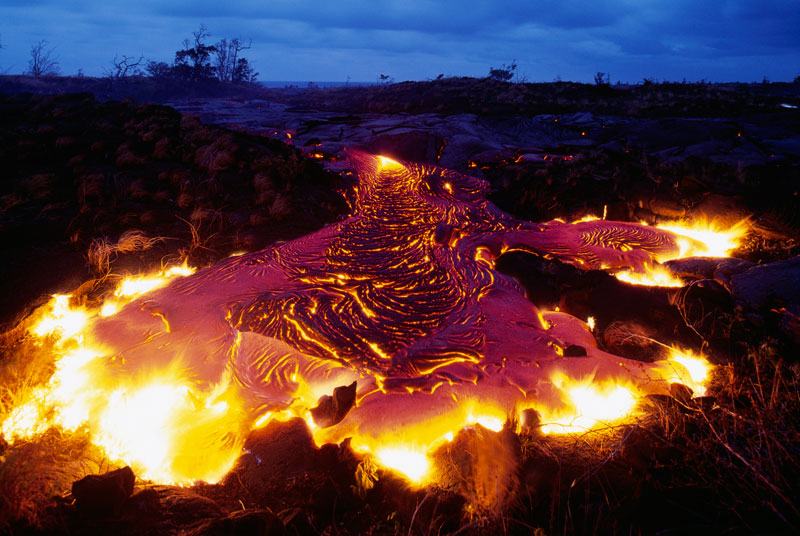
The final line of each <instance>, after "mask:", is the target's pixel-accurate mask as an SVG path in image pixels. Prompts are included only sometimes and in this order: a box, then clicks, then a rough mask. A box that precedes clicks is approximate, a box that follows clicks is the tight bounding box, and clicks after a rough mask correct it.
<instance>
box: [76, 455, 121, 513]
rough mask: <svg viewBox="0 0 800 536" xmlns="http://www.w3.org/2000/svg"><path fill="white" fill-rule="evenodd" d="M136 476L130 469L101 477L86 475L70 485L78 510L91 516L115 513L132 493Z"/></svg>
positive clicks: (119, 470)
mask: <svg viewBox="0 0 800 536" xmlns="http://www.w3.org/2000/svg"><path fill="white" fill-rule="evenodd" d="M135 481H136V476H135V475H134V474H133V470H132V469H131V468H130V467H127V466H126V467H123V468H121V469H117V470H115V471H110V472H108V473H105V474H102V475H88V476H85V477H83V478H82V479H80V480H76V481H75V482H73V483H72V495H73V497H75V503H76V505H77V506H78V509H80V510H82V511H85V512H89V513H92V514H112V513H114V512H117V511H118V510H119V508H120V507H121V506H122V505H123V503H124V502H125V501H126V500H127V499H128V497H130V496H131V494H132V493H133V485H134V482H135Z"/></svg>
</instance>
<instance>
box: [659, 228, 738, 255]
mask: <svg viewBox="0 0 800 536" xmlns="http://www.w3.org/2000/svg"><path fill="white" fill-rule="evenodd" d="M656 227H658V228H659V229H663V230H665V231H669V232H671V233H673V234H675V235H677V236H678V237H679V238H678V240H677V243H678V247H679V252H678V254H677V255H673V256H669V257H668V258H659V259H658V260H659V262H666V261H668V260H672V259H682V258H686V257H730V255H731V253H733V252H734V251H735V250H736V249H737V248H738V247H739V246H740V245H741V242H742V239H743V238H744V237H745V236H746V235H747V232H748V231H749V230H750V224H749V221H748V220H741V221H739V222H737V223H736V224H734V225H732V226H724V225H722V224H721V223H718V222H715V221H711V220H699V221H693V222H667V223H660V224H658V225H657V226H656Z"/></svg>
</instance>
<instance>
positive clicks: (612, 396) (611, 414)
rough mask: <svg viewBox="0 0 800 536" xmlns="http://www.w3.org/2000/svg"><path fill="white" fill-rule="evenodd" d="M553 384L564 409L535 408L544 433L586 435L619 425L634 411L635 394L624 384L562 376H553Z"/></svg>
mask: <svg viewBox="0 0 800 536" xmlns="http://www.w3.org/2000/svg"><path fill="white" fill-rule="evenodd" d="M552 382H553V385H554V386H556V387H557V388H558V389H559V390H561V391H562V392H563V393H564V394H565V395H566V397H565V398H566V400H565V402H566V407H565V408H563V409H560V410H558V409H553V408H551V407H539V408H536V409H537V411H539V414H540V415H541V419H542V423H543V424H542V427H541V430H542V433H545V434H572V433H581V432H587V431H590V430H593V429H596V428H599V427H602V426H607V425H609V424H613V423H615V422H619V421H621V420H623V419H625V418H626V417H628V416H629V415H631V413H633V411H634V409H635V408H636V401H637V398H638V397H637V394H636V393H635V392H634V390H633V388H632V387H629V386H627V385H621V384H619V383H616V382H614V381H608V382H594V380H593V378H591V377H589V378H585V379H582V380H574V379H572V378H569V377H567V376H565V375H563V374H556V375H554V376H553V378H552Z"/></svg>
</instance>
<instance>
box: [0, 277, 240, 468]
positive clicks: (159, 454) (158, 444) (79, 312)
mask: <svg viewBox="0 0 800 536" xmlns="http://www.w3.org/2000/svg"><path fill="white" fill-rule="evenodd" d="M193 272H194V269H193V268H190V267H188V266H186V265H182V266H172V267H168V268H165V269H162V270H160V271H158V272H156V273H153V274H144V275H137V276H128V277H125V278H123V279H122V280H121V281H120V283H119V285H118V286H117V288H116V290H115V291H114V292H113V295H114V298H113V299H110V300H108V301H106V302H105V303H103V304H102V305H100V306H99V307H97V308H94V309H87V308H85V307H83V306H76V305H73V304H72V303H71V297H70V296H69V295H67V294H57V295H55V296H53V298H52V299H51V301H50V302H49V303H48V304H47V305H45V306H44V307H42V308H41V310H40V311H39V312H37V313H35V314H34V316H33V320H32V321H31V328H30V331H31V333H32V334H33V335H34V336H36V337H39V338H41V339H45V338H51V342H52V344H53V345H52V347H47V349H46V350H45V351H52V352H53V355H54V367H53V374H52V376H51V377H50V378H49V380H48V381H47V382H46V383H45V384H44V385H41V386H39V387H36V388H33V389H30V390H29V391H28V392H27V393H26V394H23V396H21V397H20V402H19V403H18V404H16V405H15V406H14V407H13V408H12V409H11V410H10V411H9V412H8V413H7V414H6V415H5V417H4V419H3V421H2V425H0V430H1V431H2V434H3V437H4V438H5V439H6V440H7V441H9V442H14V441H16V440H19V439H29V438H31V437H33V436H36V435H38V434H41V433H44V432H45V431H46V430H47V429H48V428H51V427H58V428H60V429H62V430H65V431H74V430H77V429H78V428H86V429H87V430H88V431H89V433H90V437H91V439H92V442H93V443H94V444H95V445H97V446H99V447H101V448H103V449H104V451H105V453H106V455H107V456H108V457H109V458H110V459H112V460H116V461H121V462H125V463H129V464H131V465H134V467H136V469H137V471H138V472H139V474H140V475H142V476H143V477H144V478H152V479H155V480H158V481H159V482H164V483H184V482H191V481H193V480H195V479H203V480H207V481H214V480H217V479H219V478H221V477H222V476H224V474H225V472H227V470H228V469H229V468H230V466H231V465H232V464H233V462H234V461H235V457H236V456H237V455H238V451H237V449H236V448H235V447H236V445H233V444H232V443H231V444H228V445H213V444H210V445H209V444H206V445H204V444H203V441H206V440H207V439H208V438H212V437H215V433H216V432H218V430H219V429H220V428H221V427H225V426H228V427H230V426H231V424H230V423H231V422H233V423H238V422H240V421H239V420H238V419H230V418H228V416H229V414H230V413H233V412H239V411H240V410H241V408H239V407H238V406H237V404H236V402H237V400H238V399H236V398H235V397H234V398H231V397H229V396H228V395H227V393H228V389H229V385H230V379H227V380H226V381H224V382H222V383H221V384H219V385H217V386H212V387H210V388H205V389H200V388H197V387H194V386H192V385H191V384H190V383H188V382H187V381H186V380H184V379H182V378H180V376H177V375H174V374H170V373H163V374H162V375H161V376H159V377H158V378H153V379H150V380H142V379H138V380H136V379H132V378H123V379H120V378H116V379H115V378H112V377H107V376H106V375H105V374H104V371H105V370H106V369H105V367H95V366H94V364H95V363H96V362H97V361H98V360H102V359H104V358H105V356H106V355H108V354H107V352H104V351H103V349H102V348H100V347H99V346H97V345H96V344H94V343H93V342H92V341H91V340H90V339H89V333H90V330H89V329H88V328H89V327H90V326H91V324H92V322H94V321H95V320H96V319H97V318H102V317H109V316H113V315H114V314H116V313H117V312H118V311H119V310H121V309H122V308H123V307H124V306H125V305H127V304H128V303H129V302H130V301H132V300H134V299H136V298H137V297H139V296H141V295H143V294H145V293H147V292H149V291H152V290H154V289H156V288H160V287H163V286H165V285H166V284H168V283H169V281H170V280H172V279H175V278H177V277H182V276H186V275H189V274H191V273H193ZM121 382H128V383H127V384H123V383H121Z"/></svg>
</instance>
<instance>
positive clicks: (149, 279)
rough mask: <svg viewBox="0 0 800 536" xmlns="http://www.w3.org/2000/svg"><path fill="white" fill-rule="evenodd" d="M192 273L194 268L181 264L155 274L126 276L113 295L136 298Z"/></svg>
mask: <svg viewBox="0 0 800 536" xmlns="http://www.w3.org/2000/svg"><path fill="white" fill-rule="evenodd" d="M194 272H195V269H194V268H191V267H189V266H187V265H186V264H183V265H178V266H170V267H169V268H166V269H164V270H161V271H159V272H157V273H155V274H146V275H133V276H127V277H125V278H123V279H122V281H121V282H120V284H119V286H118V287H117V290H116V291H114V295H115V296H117V297H120V298H138V297H139V296H141V295H143V294H147V293H148V292H152V291H153V290H156V289H158V288H161V287H165V286H166V285H167V283H169V282H170V281H171V280H172V279H174V278H176V277H185V276H187V275H192V274H193V273H194Z"/></svg>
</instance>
